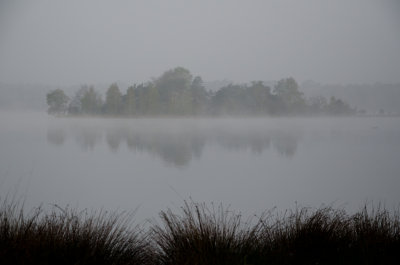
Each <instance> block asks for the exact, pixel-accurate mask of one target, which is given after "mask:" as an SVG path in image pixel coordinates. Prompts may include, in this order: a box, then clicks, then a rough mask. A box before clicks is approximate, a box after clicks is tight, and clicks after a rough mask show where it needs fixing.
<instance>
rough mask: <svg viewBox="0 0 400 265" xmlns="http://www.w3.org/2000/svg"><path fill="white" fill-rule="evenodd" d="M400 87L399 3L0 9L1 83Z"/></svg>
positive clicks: (231, 1)
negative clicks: (180, 78)
mask: <svg viewBox="0 0 400 265" xmlns="http://www.w3.org/2000/svg"><path fill="white" fill-rule="evenodd" d="M176 66H183V67H186V68H188V69H189V70H190V71H191V72H192V73H193V74H194V75H201V76H202V77H203V79H204V80H207V81H211V80H216V79H219V80H220V79H229V80H232V81H235V82H247V81H251V80H274V79H275V80H276V79H279V78H282V77H287V76H293V77H294V78H296V79H297V80H298V81H300V82H301V81H304V80H307V79H313V80H316V81H319V82H323V83H372V82H376V81H379V82H389V83H395V82H400V1H397V0H375V1H372V0H358V1H356V0H335V1H333V0H332V1H321V0H293V1H286V0H275V1H274V0H260V1H244V0H242V1H235V0H201V1H189V0H168V1H167V0H146V1H145V0H143V1H135V0H132V1H128V0H125V1H123V0H120V1H115V0H114V1H100V0H90V1H89V0H87V1H83V0H68V1H58V0H35V1H32V0H26V1H22V0H0V82H3V83H42V84H53V85H74V84H82V83H111V82H115V81H120V82H126V83H133V82H143V81H147V80H149V79H150V78H151V77H154V76H159V75H160V74H162V72H164V71H165V70H168V69H170V68H173V67H176Z"/></svg>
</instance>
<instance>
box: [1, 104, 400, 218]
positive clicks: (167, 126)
mask: <svg viewBox="0 0 400 265" xmlns="http://www.w3.org/2000/svg"><path fill="white" fill-rule="evenodd" d="M0 124H1V127H0V192H1V193H0V194H1V197H2V198H4V197H6V196H8V197H11V196H15V197H20V196H23V198H24V199H25V205H26V207H34V206H38V205H40V204H42V205H43V207H45V208H47V207H51V206H52V205H54V204H56V205H60V206H61V207H65V206H67V205H70V206H71V207H78V208H79V209H83V208H90V209H100V208H103V209H107V210H118V211H122V210H128V211H131V210H135V209H137V212H136V215H137V218H138V219H140V220H144V219H146V218H151V217H156V216H157V215H158V212H159V211H160V210H165V209H166V208H168V207H169V208H172V209H177V208H179V207H180V206H181V205H182V204H183V201H184V200H190V199H191V200H194V201H196V202H214V203H216V204H218V203H223V204H224V205H226V206H228V205H230V208H231V209H232V210H235V211H241V212H242V213H243V214H244V215H246V216H249V215H251V214H253V213H260V212H261V211H263V210H266V209H271V208H273V207H275V206H276V207H278V209H281V210H284V209H287V208H294V207H295V206H296V203H297V204H298V205H302V206H310V207H318V206H320V205H321V204H329V205H331V204H332V205H333V206H335V207H344V208H346V209H348V210H350V211H352V210H358V209H359V207H361V206H362V205H363V204H364V203H365V202H382V203H385V204H386V206H387V207H388V208H391V207H395V206H398V205H399V202H400V192H399V190H400V158H399V157H400V118H393V117H392V118H382V117H381V118H360V117H359V118H355V117H352V118H239V119H235V118H221V119H205V118H197V119H188V118H177V119H106V118H54V117H51V116H47V114H45V113H5V112H3V113H1V114H0Z"/></svg>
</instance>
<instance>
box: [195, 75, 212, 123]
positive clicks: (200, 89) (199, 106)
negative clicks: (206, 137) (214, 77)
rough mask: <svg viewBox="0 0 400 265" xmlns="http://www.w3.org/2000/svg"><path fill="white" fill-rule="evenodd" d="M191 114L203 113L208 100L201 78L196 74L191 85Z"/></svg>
mask: <svg viewBox="0 0 400 265" xmlns="http://www.w3.org/2000/svg"><path fill="white" fill-rule="evenodd" d="M191 94H192V105H193V106H192V107H193V114H195V115H196V114H205V113H206V111H207V105H208V101H209V97H208V93H207V91H206V89H205V88H204V84H203V79H202V78H201V77H200V76H196V77H195V78H194V79H193V82H192V85H191Z"/></svg>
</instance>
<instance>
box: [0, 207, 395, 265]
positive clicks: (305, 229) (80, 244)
mask: <svg viewBox="0 0 400 265" xmlns="http://www.w3.org/2000/svg"><path fill="white" fill-rule="evenodd" d="M22 206H23V205H21V204H19V203H15V202H11V203H7V201H5V202H3V204H2V205H1V206H0V264H145V265H147V264H157V265H167V264H171V265H172V264H174V265H180V264H193V265H201V264H230V265H235V264H241V265H245V264H247V265H248V264H253V265H255V264H398V260H399V258H398V257H399V256H400V254H399V253H400V252H399V251H400V217H399V211H395V212H393V213H391V212H389V211H387V210H386V209H385V208H384V207H380V206H377V207H367V206H365V207H364V208H363V209H361V210H360V211H359V212H357V213H355V214H353V215H348V214H347V213H346V212H345V211H344V210H337V209H333V208H332V207H329V206H326V207H321V208H319V209H310V208H304V207H298V208H297V209H295V210H293V211H286V212H283V213H279V212H277V211H276V210H272V211H267V212H265V213H264V214H262V215H261V216H258V217H257V216H253V217H252V218H250V219H243V217H242V216H241V215H240V214H239V213H235V212H233V211H230V210H229V209H226V208H224V207H222V206H221V205H220V206H215V205H213V204H211V205H209V206H207V205H205V204H199V203H194V202H185V204H184V206H183V207H182V208H181V212H179V213H178V214H176V213H174V212H173V211H172V210H170V209H168V210H166V211H162V212H161V213H160V217H161V220H160V223H154V222H153V223H152V224H151V225H150V227H149V229H148V230H146V231H142V230H140V228H138V227H137V226H132V225H131V224H132V215H131V214H113V213H107V212H102V211H100V212H97V213H96V212H92V213H88V212H87V211H82V212H77V211H76V210H71V209H68V208H67V209H60V208H58V207H55V208H54V209H53V210H52V211H50V212H49V213H46V212H44V211H43V210H42V209H41V208H40V207H39V208H36V209H34V210H33V211H31V212H29V213H28V214H25V213H24V211H23V210H22V208H23V207H22Z"/></svg>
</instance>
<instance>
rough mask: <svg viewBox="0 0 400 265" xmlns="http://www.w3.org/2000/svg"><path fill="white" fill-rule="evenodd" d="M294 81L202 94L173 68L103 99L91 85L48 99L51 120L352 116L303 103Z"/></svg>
mask: <svg viewBox="0 0 400 265" xmlns="http://www.w3.org/2000/svg"><path fill="white" fill-rule="evenodd" d="M298 88H299V86H298V84H297V82H296V80H295V79H293V78H291V77H290V78H284V79H281V80H279V81H278V82H277V83H276V84H275V85H274V86H273V88H271V87H269V86H267V85H265V84H264V83H263V82H262V81H253V82H251V84H245V85H239V84H229V85H227V86H224V87H221V88H220V89H219V90H217V91H216V92H214V91H207V90H206V88H205V86H204V83H203V80H202V78H201V77H200V76H195V77H193V76H192V74H191V73H190V71H189V70H187V69H185V68H183V67H177V68H175V69H171V70H168V71H166V72H165V73H164V74H162V75H161V76H160V77H158V78H156V79H154V80H152V81H149V82H147V83H142V84H134V85H132V86H130V87H128V89H127V90H126V92H125V93H122V92H121V90H120V88H119V87H118V85H117V84H116V83H114V84H112V85H111V86H110V87H109V88H108V90H107V92H106V95H105V100H103V98H102V95H101V94H100V93H99V92H97V91H96V89H95V88H94V87H93V86H87V85H84V86H82V87H81V88H80V89H79V90H78V91H77V92H76V94H75V95H74V96H73V97H72V98H70V97H68V96H67V95H66V94H65V93H64V91H63V90H61V89H55V90H53V91H50V92H49V93H48V94H47V96H46V99H47V104H48V106H49V108H48V113H49V114H52V115H76V116H79V115H103V116H126V117H141V116H221V115H232V116H238V115H239V116H240V115H242V116H243V115H249V116H250V115H255V116H262V115H270V116H282V115H288V116H294V115H351V114H354V113H355V112H356V111H355V109H353V108H351V107H350V106H349V105H348V104H347V103H346V102H344V101H343V100H341V99H338V98H335V97H331V98H330V99H329V100H327V99H326V98H325V97H322V96H318V97H311V98H306V97H305V96H304V94H303V93H301V92H300V91H299V90H298Z"/></svg>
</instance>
